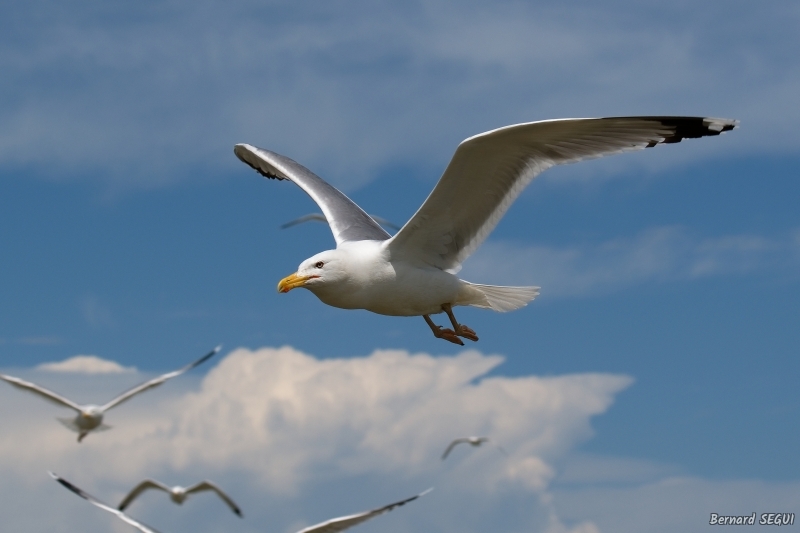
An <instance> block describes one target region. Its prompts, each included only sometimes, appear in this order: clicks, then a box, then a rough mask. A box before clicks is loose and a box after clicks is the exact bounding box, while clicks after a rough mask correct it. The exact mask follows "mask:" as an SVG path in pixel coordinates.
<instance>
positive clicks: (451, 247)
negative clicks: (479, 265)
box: [234, 117, 737, 344]
mask: <svg viewBox="0 0 800 533" xmlns="http://www.w3.org/2000/svg"><path fill="white" fill-rule="evenodd" d="M736 125H737V122H736V121H734V120H728V119H716V118H703V117H615V118H599V119H561V120H545V121H540V122H530V123H525V124H516V125H512V126H506V127H504V128H499V129H496V130H492V131H488V132H485V133H481V134H479V135H475V136H473V137H470V138H468V139H466V140H465V141H463V142H462V143H461V144H460V145H459V146H458V149H457V150H456V152H455V154H454V155H453V159H452V160H451V161H450V164H449V165H448V166H447V169H446V170H445V172H444V174H443V175H442V177H441V179H440V180H439V183H438V184H437V185H436V187H435V188H434V189H433V191H432V192H431V194H430V196H428V198H427V199H426V200H425V202H424V203H423V204H422V206H421V207H420V208H419V210H418V211H417V212H416V213H415V214H414V216H412V217H411V219H410V220H409V221H408V222H407V223H406V224H405V225H404V226H403V227H402V228H401V229H400V231H399V232H398V233H397V234H396V235H394V236H390V235H389V234H388V233H386V231H385V230H383V228H381V227H380V225H378V223H376V222H375V220H373V219H372V218H371V217H370V216H369V215H367V214H366V213H365V212H364V211H363V210H362V209H361V208H359V207H358V206H357V205H356V204H355V203H353V202H352V201H351V200H350V199H349V198H347V197H346V196H345V195H344V194H342V193H341V192H340V191H338V190H337V189H336V188H334V187H332V186H331V185H329V184H328V183H326V182H325V181H323V180H322V179H321V178H320V177H318V176H317V175H315V174H314V173H312V172H311V171H310V170H308V169H307V168H305V167H303V166H302V165H300V164H299V163H297V162H296V161H293V160H291V159H289V158H288V157H285V156H282V155H280V154H276V153H275V152H270V151H269V150H264V149H261V148H257V147H255V146H251V145H248V144H237V145H236V146H235V147H234V153H235V154H236V156H237V157H238V158H239V159H241V160H242V161H243V162H245V163H246V164H248V165H249V166H251V167H252V168H254V169H255V170H256V171H257V172H259V173H260V174H261V175H263V176H265V177H267V178H271V179H278V180H290V181H293V182H294V183H296V184H297V185H298V186H300V187H301V188H302V189H303V190H304V191H305V192H306V193H308V195H309V196H311V198H312V199H313V200H314V201H315V202H317V204H318V205H319V207H320V208H321V209H322V212H323V214H324V216H325V219H326V220H327V221H328V222H329V224H330V227H331V231H332V232H333V236H334V239H335V240H336V249H335V250H328V251H325V252H322V253H319V254H317V255H315V256H313V257H311V258H309V259H306V260H305V261H303V262H302V263H301V264H300V266H299V268H298V269H297V272H296V273H294V274H292V275H290V276H287V277H286V278H284V279H283V280H281V281H280V283H279V284H278V290H279V291H280V292H288V291H290V290H292V289H294V288H298V287H303V288H306V289H308V290H310V291H311V292H313V293H314V294H315V295H316V296H317V297H318V298H319V299H320V300H322V301H323V302H324V303H326V304H328V305H331V306H333V307H340V308H344V309H366V310H368V311H372V312H374V313H379V314H382V315H391V316H417V315H421V316H423V317H424V318H425V321H426V322H427V323H428V325H429V326H430V328H431V330H432V331H433V334H434V335H435V336H436V337H439V338H443V339H446V340H448V341H450V342H453V343H456V344H463V342H462V341H461V339H460V337H461V338H466V339H469V340H473V341H477V340H478V337H477V335H476V334H475V332H474V331H472V330H471V329H470V328H468V327H466V326H464V325H463V324H459V323H458V322H457V321H456V318H455V316H454V315H453V311H452V308H453V307H454V306H458V305H469V306H473V307H480V308H484V309H492V310H495V311H511V310H514V309H518V308H520V307H523V306H525V305H527V304H528V302H530V301H531V300H533V299H534V298H535V297H536V296H537V295H538V294H539V288H538V287H500V286H494V285H479V284H474V283H470V282H468V281H464V280H461V279H459V278H458V277H457V276H456V275H455V274H456V273H457V272H458V271H459V270H460V268H461V264H462V263H463V261H464V260H465V259H466V258H467V257H469V256H470V255H471V254H472V253H473V252H474V251H475V250H476V249H477V248H478V246H480V244H481V243H482V242H483V241H484V240H485V239H486V237H487V236H488V235H489V233H491V231H492V230H493V229H494V227H495V226H496V225H497V223H498V222H499V221H500V219H501V218H502V217H503V215H504V214H505V212H506V211H507V210H508V208H509V207H510V206H511V204H512V203H513V202H514V200H515V199H516V197H517V196H519V194H520V193H521V192H522V190H523V189H524V188H525V187H526V186H527V185H528V183H530V181H531V180H532V179H533V178H534V177H536V176H537V175H538V174H540V173H541V172H543V171H544V170H546V169H548V168H550V167H552V166H554V165H558V164H564V163H574V162H577V161H581V160H584V159H590V158H595V157H602V156H605V155H610V154H615V153H619V152H625V151H631V150H638V149H643V148H648V147H653V146H656V145H658V144H664V143H675V142H679V141H680V140H682V139H684V138H696V137H705V136H711V135H719V134H720V133H722V132H725V131H729V130H732V129H733V128H735V127H736ZM441 312H445V313H447V315H448V318H449V319H450V322H451V324H452V325H453V329H452V330H451V329H444V328H441V327H439V326H437V325H435V324H434V323H433V322H432V320H431V319H430V316H429V315H432V314H436V313H441Z"/></svg>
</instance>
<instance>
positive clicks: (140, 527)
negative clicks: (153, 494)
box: [48, 472, 159, 533]
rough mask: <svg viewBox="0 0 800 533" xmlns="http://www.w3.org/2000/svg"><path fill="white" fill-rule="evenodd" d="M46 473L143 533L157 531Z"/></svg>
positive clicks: (54, 475) (156, 532) (155, 532)
mask: <svg viewBox="0 0 800 533" xmlns="http://www.w3.org/2000/svg"><path fill="white" fill-rule="evenodd" d="M48 474H50V476H51V477H52V478H53V479H55V480H56V481H58V482H59V483H61V485H63V486H64V487H66V488H68V489H69V490H71V491H72V492H74V493H75V494H77V495H78V496H80V497H81V498H83V499H84V500H87V501H88V502H90V503H92V504H94V505H96V506H97V507H99V508H101V509H103V510H105V511H108V512H109V513H111V514H114V515H116V516H117V517H118V518H119V519H120V520H123V521H124V522H127V523H128V524H130V525H132V526H133V527H135V528H136V529H138V530H139V531H142V532H143V533H159V532H158V530H156V529H153V528H152V527H150V526H148V525H145V524H143V523H141V522H139V521H137V520H134V519H133V518H131V517H130V516H128V515H126V514H125V513H123V512H122V511H118V510H117V509H114V508H113V507H111V506H109V505H106V504H105V503H103V502H101V501H100V500H98V499H97V498H95V497H94V496H92V495H91V494H89V493H88V492H85V491H84V490H82V489H80V488H78V487H76V486H75V485H73V484H72V483H70V482H69V481H67V480H66V479H64V478H61V477H59V476H57V475H56V474H54V473H52V472H48Z"/></svg>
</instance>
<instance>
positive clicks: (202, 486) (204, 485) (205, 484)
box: [186, 481, 244, 518]
mask: <svg viewBox="0 0 800 533" xmlns="http://www.w3.org/2000/svg"><path fill="white" fill-rule="evenodd" d="M205 490H212V491H214V492H216V493H217V496H219V497H220V498H222V501H224V502H225V503H227V504H228V507H230V508H231V511H233V512H234V513H236V516H238V517H240V518H244V515H242V510H241V509H239V506H238V505H236V503H235V502H234V501H233V500H232V499H231V498H230V497H229V496H228V495H227V494H225V493H224V492H223V491H222V489H220V488H219V487H217V486H216V485H214V484H213V483H211V482H210V481H201V482H200V483H198V484H197V485H194V486H193V487H189V488H188V489H186V494H191V493H193V492H202V491H205Z"/></svg>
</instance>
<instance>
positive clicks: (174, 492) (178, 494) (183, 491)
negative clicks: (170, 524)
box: [117, 479, 242, 518]
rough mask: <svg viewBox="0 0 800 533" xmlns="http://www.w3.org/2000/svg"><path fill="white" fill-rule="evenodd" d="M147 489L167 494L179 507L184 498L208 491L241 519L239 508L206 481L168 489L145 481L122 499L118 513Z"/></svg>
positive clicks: (165, 486)
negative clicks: (215, 495) (214, 494)
mask: <svg viewBox="0 0 800 533" xmlns="http://www.w3.org/2000/svg"><path fill="white" fill-rule="evenodd" d="M148 489H157V490H162V491H164V492H166V493H167V494H169V498H170V500H172V501H173V502H174V503H177V504H178V505H181V504H182V503H183V502H184V501H186V498H187V497H188V496H189V495H190V494H194V493H196V492H203V491H208V490H210V491H212V492H214V493H216V494H217V496H219V497H220V499H222V501H224V502H225V503H226V504H227V505H228V507H230V508H231V511H233V512H234V513H235V514H236V516H238V517H240V518H241V517H242V510H241V509H239V506H238V505H236V503H235V502H234V501H233V500H232V499H231V498H230V496H228V495H227V494H225V492H223V491H222V489H220V488H219V487H217V486H216V485H215V484H213V483H212V482H210V481H207V480H206V481H201V482H200V483H196V484H194V485H192V486H191V487H182V486H180V485H175V486H174V487H168V486H167V485H164V484H163V483H161V482H160V481H156V480H154V479H145V480H144V481H142V482H141V483H139V484H138V485H136V487H134V488H133V490H131V491H130V492H129V493H128V495H127V496H125V498H123V499H122V501H121V502H120V504H119V506H118V507H117V509H119V510H120V511H124V510H125V509H126V508H127V507H128V506H129V505H130V504H131V502H132V501H133V500H135V499H136V497H137V496H139V495H140V494H141V493H142V492H144V491H146V490H148Z"/></svg>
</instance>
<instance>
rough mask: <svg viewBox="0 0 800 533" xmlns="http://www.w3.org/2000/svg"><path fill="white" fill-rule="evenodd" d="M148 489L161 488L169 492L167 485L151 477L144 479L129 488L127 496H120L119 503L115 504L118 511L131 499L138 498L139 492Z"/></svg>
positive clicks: (128, 503) (123, 508)
mask: <svg viewBox="0 0 800 533" xmlns="http://www.w3.org/2000/svg"><path fill="white" fill-rule="evenodd" d="M148 489H158V490H163V491H164V492H166V493H169V492H170V489H169V487H167V486H166V485H164V484H163V483H159V482H158V481H155V480H153V479H145V480H144V481H142V482H141V483H139V484H138V485H136V486H135V487H134V488H133V490H131V491H130V492H129V493H128V495H127V496H125V497H124V498H122V501H121V502H119V505H118V506H117V509H119V510H120V511H124V510H125V509H126V508H127V507H128V506H129V505H130V504H131V502H132V501H133V500H135V499H136V498H138V497H139V495H140V494H141V493H143V492H144V491H146V490H148Z"/></svg>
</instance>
